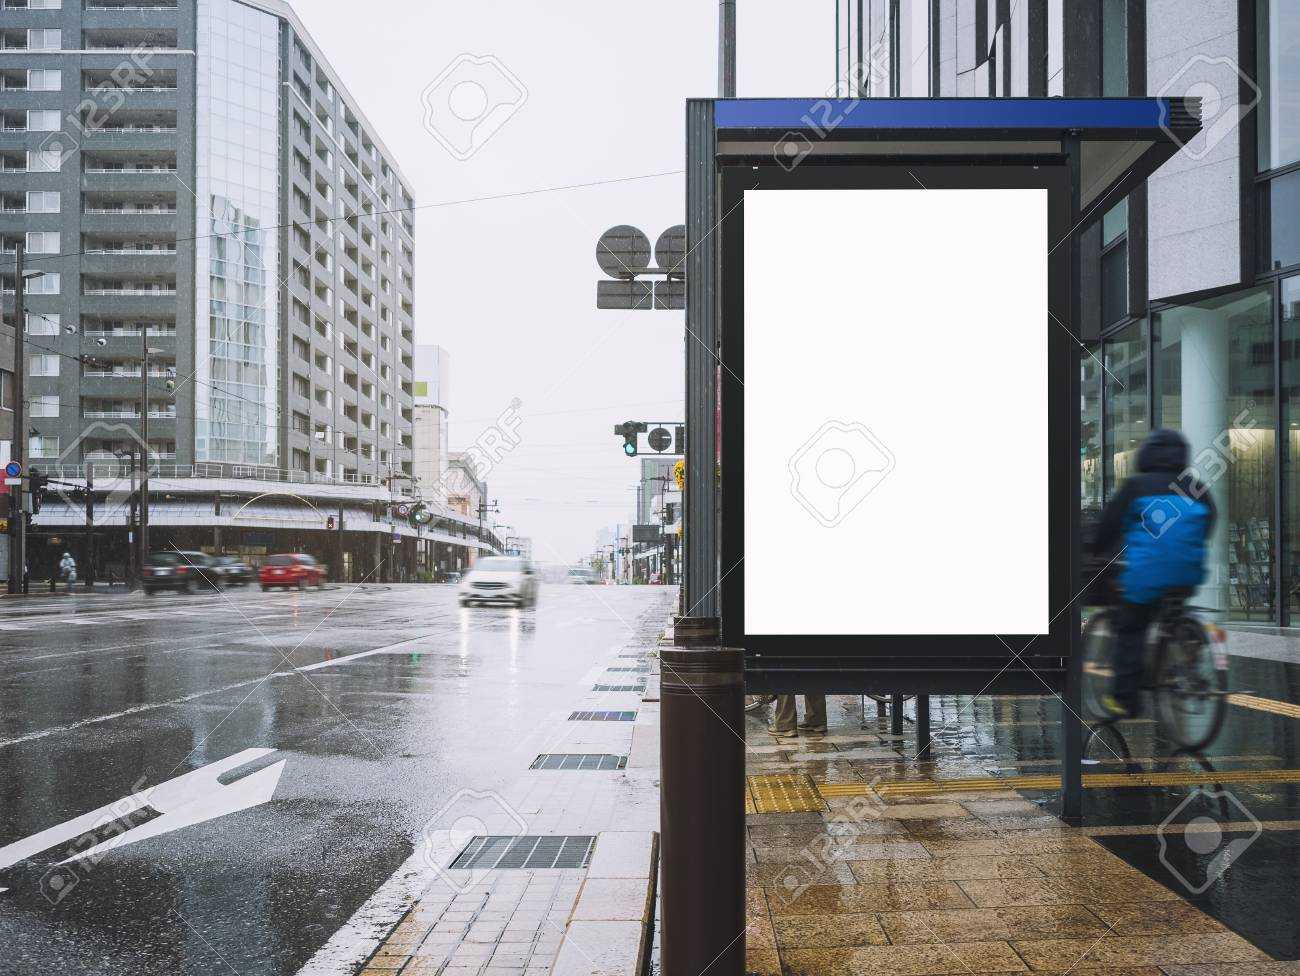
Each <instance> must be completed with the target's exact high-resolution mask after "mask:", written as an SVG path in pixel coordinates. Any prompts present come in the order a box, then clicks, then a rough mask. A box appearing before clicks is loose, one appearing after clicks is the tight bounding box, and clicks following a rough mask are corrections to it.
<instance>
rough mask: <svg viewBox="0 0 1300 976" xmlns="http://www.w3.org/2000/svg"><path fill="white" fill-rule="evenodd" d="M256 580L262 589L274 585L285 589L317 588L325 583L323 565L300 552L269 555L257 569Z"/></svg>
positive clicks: (267, 588)
mask: <svg viewBox="0 0 1300 976" xmlns="http://www.w3.org/2000/svg"><path fill="white" fill-rule="evenodd" d="M257 580H258V582H259V583H261V584H262V589H264V590H269V589H271V588H272V587H275V586H281V587H284V588H285V589H286V590H287V589H289V588H291V587H294V588H297V589H299V590H303V589H306V588H307V587H309V586H315V587H317V588H319V587H322V586H324V585H325V567H324V566H322V565H321V564H320V563H318V562H316V560H315V559H313V558H312V557H311V556H308V555H307V554H306V553H301V552H295V553H288V554H286V555H281V556H269V557H267V560H266V562H264V563H262V568H261V569H259V570H258V572H257Z"/></svg>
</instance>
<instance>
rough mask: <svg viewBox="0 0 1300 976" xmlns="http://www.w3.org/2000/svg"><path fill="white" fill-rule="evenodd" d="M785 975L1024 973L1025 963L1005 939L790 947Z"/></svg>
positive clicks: (784, 959)
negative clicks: (950, 942)
mask: <svg viewBox="0 0 1300 976" xmlns="http://www.w3.org/2000/svg"><path fill="white" fill-rule="evenodd" d="M781 961H782V962H783V963H784V965H785V976H860V974H862V973H879V974H883V976H946V974H950V973H951V974H959V976H960V974H983V973H1014V972H1024V971H1025V970H1026V968H1027V967H1026V966H1025V964H1024V962H1023V961H1022V960H1021V959H1020V957H1019V956H1018V955H1017V954H1016V953H1015V951H1014V950H1013V949H1012V948H1011V946H1009V945H1008V944H1007V943H1005V942H965V943H959V944H956V945H943V946H857V947H854V948H844V949H789V950H786V951H783V952H782V953H781Z"/></svg>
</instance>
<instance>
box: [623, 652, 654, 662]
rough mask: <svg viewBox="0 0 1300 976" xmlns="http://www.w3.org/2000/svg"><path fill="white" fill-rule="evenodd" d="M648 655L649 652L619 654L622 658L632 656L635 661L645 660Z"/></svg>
mask: <svg viewBox="0 0 1300 976" xmlns="http://www.w3.org/2000/svg"><path fill="white" fill-rule="evenodd" d="M648 656H649V655H647V654H640V653H636V654H620V655H619V657H621V658H631V659H632V660H634V661H644V660H645V659H646V658H647V657H648Z"/></svg>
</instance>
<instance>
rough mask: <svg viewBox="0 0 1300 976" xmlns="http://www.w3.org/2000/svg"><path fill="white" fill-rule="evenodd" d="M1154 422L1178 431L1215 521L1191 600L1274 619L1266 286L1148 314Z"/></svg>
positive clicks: (1269, 302)
mask: <svg viewBox="0 0 1300 976" xmlns="http://www.w3.org/2000/svg"><path fill="white" fill-rule="evenodd" d="M1153 322H1154V325H1153V342H1154V346H1155V362H1154V369H1155V376H1156V390H1157V397H1156V422H1157V423H1158V424H1159V425H1160V426H1162V427H1170V428H1173V429H1174V430H1179V431H1182V433H1183V436H1184V437H1186V438H1187V440H1188V442H1189V443H1190V445H1191V449H1192V467H1193V469H1194V470H1195V472H1196V474H1197V475H1198V476H1199V477H1200V479H1201V480H1202V481H1203V482H1205V484H1206V485H1208V486H1209V489H1210V493H1211V497H1212V498H1213V499H1214V505H1215V508H1216V509H1217V510H1218V515H1219V517H1218V519H1217V521H1216V523H1215V528H1214V532H1213V535H1212V536H1211V539H1210V543H1209V556H1208V566H1207V576H1206V581H1205V584H1204V585H1203V586H1202V587H1201V589H1200V591H1199V592H1198V593H1197V594H1196V597H1195V600H1194V602H1196V603H1197V604H1199V605H1201V606H1205V607H1212V608H1214V609H1216V610H1224V611H1228V613H1229V616H1231V617H1234V618H1238V619H1253V620H1273V619H1275V613H1276V611H1275V607H1274V599H1273V593H1274V590H1273V552H1274V536H1275V533H1276V530H1277V526H1276V525H1275V524H1274V518H1273V505H1274V498H1275V497H1276V496H1275V494H1274V492H1275V491H1276V478H1277V474H1276V472H1275V470H1274V437H1275V418H1274V406H1273V405H1274V398H1273V287H1272V285H1268V286H1264V287H1262V288H1254V289H1250V290H1248V291H1244V292H1234V293H1233V294H1230V295H1226V296H1221V297H1219V298H1215V299H1211V300H1207V301H1204V302H1199V303H1197V304H1195V305H1185V306H1182V307H1180V308H1174V309H1169V310H1167V311H1162V312H1159V313H1157V314H1156V316H1155V317H1154V320H1153Z"/></svg>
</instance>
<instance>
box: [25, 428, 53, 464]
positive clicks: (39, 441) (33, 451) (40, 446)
mask: <svg viewBox="0 0 1300 976" xmlns="http://www.w3.org/2000/svg"><path fill="white" fill-rule="evenodd" d="M27 456H28V457H30V458H32V459H33V460H35V459H37V458H57V457H58V456H59V439H58V438H57V437H47V436H45V435H44V434H33V435H32V436H31V438H30V439H29V440H28V442H27Z"/></svg>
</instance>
